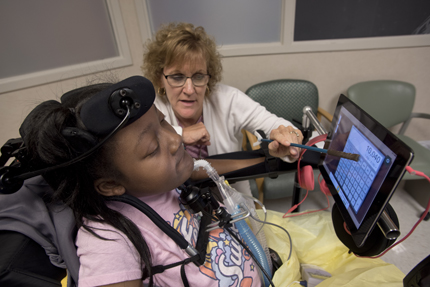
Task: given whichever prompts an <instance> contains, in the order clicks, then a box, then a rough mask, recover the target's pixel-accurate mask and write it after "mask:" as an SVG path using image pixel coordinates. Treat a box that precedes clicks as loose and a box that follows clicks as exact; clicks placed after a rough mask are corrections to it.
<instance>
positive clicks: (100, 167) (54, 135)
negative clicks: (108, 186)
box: [20, 84, 153, 286]
mask: <svg viewBox="0 0 430 287" xmlns="http://www.w3.org/2000/svg"><path fill="white" fill-rule="evenodd" d="M110 85H111V84H96V85H91V86H88V87H84V88H80V89H77V90H74V91H72V93H74V94H73V95H72V96H69V97H67V100H66V101H65V102H62V103H60V102H58V101H54V100H50V101H46V102H43V103H42V104H40V105H39V106H37V107H36V108H35V109H34V110H33V111H32V112H31V113H30V114H29V115H28V116H27V118H26V119H25V121H24V123H23V125H22V126H21V129H20V132H21V135H22V137H23V139H24V143H25V146H26V148H27V151H28V155H29V160H30V161H29V162H30V163H31V164H32V167H34V168H43V167H48V166H55V165H58V164H61V163H64V162H67V161H69V160H71V159H73V158H75V157H76V156H77V154H78V153H77V152H76V151H75V150H74V148H73V146H72V145H71V144H70V143H69V142H68V141H67V140H66V139H65V138H64V136H63V135H62V133H61V131H62V130H63V129H64V128H65V127H78V128H80V129H85V127H84V126H83V124H82V122H81V121H80V118H79V111H80V108H81V107H82V105H83V104H84V103H85V102H86V100H88V99H89V98H91V96H93V95H95V94H96V93H97V92H99V91H102V90H103V89H105V88H107V87H109V86H110ZM70 93H71V92H69V93H68V94H70ZM63 98H66V97H63ZM98 140H99V141H100V140H101V138H98ZM115 153H116V142H115V141H114V140H112V139H110V140H108V141H107V142H106V143H105V144H104V145H102V146H101V147H100V148H99V149H98V150H97V151H96V152H94V153H93V154H92V155H91V156H89V157H87V158H85V159H84V160H82V161H80V162H77V163H75V164H73V165H70V166H67V167H64V168H61V169H57V170H54V171H51V172H48V173H46V174H44V175H43V177H44V178H45V180H46V181H47V182H48V183H49V185H50V186H51V187H52V188H53V190H54V198H53V199H54V200H62V201H63V202H64V203H65V204H66V205H68V206H70V207H71V209H72V210H73V212H74V215H75V220H76V223H77V227H78V228H79V227H83V228H84V229H86V230H87V231H88V232H90V233H91V234H93V235H94V236H96V237H98V238H100V239H104V240H109V239H106V238H103V237H101V236H99V235H98V234H97V232H96V229H95V228H92V227H90V226H88V225H86V224H85V221H84V218H85V219H88V220H92V221H96V222H103V223H107V224H109V225H111V226H113V227H114V228H116V229H118V230H120V231H121V232H123V233H124V234H125V235H126V236H127V237H128V238H129V239H130V241H131V242H132V243H133V245H134V246H135V247H136V249H137V251H138V253H139V255H140V260H141V265H142V279H144V278H147V277H148V276H149V277H150V286H152V285H153V278H152V264H151V254H150V251H149V248H148V246H147V243H146V241H145V240H144V239H143V237H142V234H141V232H140V231H139V229H138V227H137V226H136V225H135V224H134V223H133V222H132V221H131V220H129V219H128V218H126V217H125V216H123V215H122V214H121V213H119V212H117V211H115V210H112V209H110V208H109V207H108V206H107V205H106V199H105V198H104V197H103V196H102V195H101V194H99V193H98V192H97V191H96V189H95V187H94V181H95V180H96V179H99V178H102V177H111V178H114V179H115V178H121V177H122V174H121V173H120V172H119V171H117V170H116V169H115V167H114V166H112V157H113V156H114V155H115Z"/></svg>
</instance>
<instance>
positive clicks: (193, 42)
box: [142, 23, 303, 195]
mask: <svg viewBox="0 0 430 287" xmlns="http://www.w3.org/2000/svg"><path fill="white" fill-rule="evenodd" d="M143 63H144V64H143V66H142V70H143V73H144V75H145V76H146V77H147V78H148V79H149V80H151V81H152V83H153V85H154V87H155V90H156V91H157V92H158V96H157V98H156V100H155V104H156V106H157V108H158V109H160V111H161V112H163V113H164V114H165V115H166V120H167V121H168V122H169V123H170V124H172V126H173V127H174V128H175V129H176V130H177V132H178V133H179V134H181V135H182V138H183V141H184V144H185V147H186V150H187V151H188V153H189V154H190V155H191V156H193V157H194V158H205V157H207V156H211V155H216V154H223V153H228V152H235V151H240V150H241V144H242V140H243V135H242V129H245V130H248V131H250V132H254V131H256V130H258V129H260V130H263V131H264V132H265V134H266V135H270V138H271V139H274V140H275V141H273V142H272V143H270V145H269V149H270V150H271V151H270V152H271V154H272V155H273V156H280V155H282V154H287V156H286V157H284V158H283V159H284V160H285V161H288V162H293V161H295V160H297V158H298V156H299V150H298V149H297V148H295V147H291V146H290V143H301V142H302V140H303V135H302V133H301V132H300V130H298V129H296V128H295V127H294V126H293V125H292V124H291V123H290V122H289V121H287V120H285V119H282V118H278V117H277V116H275V115H273V114H272V113H270V112H268V111H267V110H266V109H265V108H264V107H263V106H261V105H260V104H258V103H256V102H255V101H253V100H252V99H250V98H249V97H248V96H247V95H245V94H244V93H243V92H241V91H240V90H238V89H236V88H233V87H230V86H226V85H223V84H220V83H219V82H220V80H221V72H222V65H221V58H220V54H219V53H218V52H217V49H216V44H215V42H214V40H213V39H212V38H211V37H209V36H208V35H207V34H206V32H205V30H204V28H203V27H194V26H193V25H192V24H188V23H178V24H176V23H171V24H168V25H166V26H163V27H161V29H160V30H159V31H158V32H157V34H156V36H155V39H154V40H153V41H150V42H149V43H147V44H146V47H145V52H144V62H143ZM215 168H217V169H219V167H217V166H216V164H215ZM240 185H241V186H238V185H236V186H235V187H236V189H238V190H239V191H241V192H244V193H245V194H248V195H251V191H250V188H249V183H248V182H247V181H243V182H241V183H240Z"/></svg>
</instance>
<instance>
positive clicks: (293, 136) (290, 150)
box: [269, 125, 303, 161]
mask: <svg viewBox="0 0 430 287" xmlns="http://www.w3.org/2000/svg"><path fill="white" fill-rule="evenodd" d="M270 139H271V140H273V142H271V143H270V144H269V153H270V155H272V156H275V157H284V156H288V157H289V158H290V159H291V160H293V161H295V160H297V159H298V158H299V155H300V148H297V147H293V146H290V143H298V144H301V143H302V141H303V135H302V132H301V131H300V130H298V129H294V128H293V127H292V126H288V127H285V126H283V125H280V126H279V127H278V128H277V129H274V130H272V132H271V133H270Z"/></svg>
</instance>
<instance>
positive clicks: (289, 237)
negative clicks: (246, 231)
mask: <svg viewBox="0 0 430 287" xmlns="http://www.w3.org/2000/svg"><path fill="white" fill-rule="evenodd" d="M250 216H251V217H252V218H253V219H254V220H255V221H258V222H261V223H265V224H269V225H273V226H276V227H278V228H280V229H282V230H283V231H285V233H287V235H288V239H289V240H290V254H289V255H288V259H287V261H288V260H290V258H291V254H292V252H293V240H292V239H291V235H290V233H289V232H288V231H287V230H286V229H285V228H283V227H282V226H280V225H277V224H275V223H271V222H267V221H265V222H263V221H261V220H260V219H258V218H255V217H253V216H252V214H251V215H250Z"/></svg>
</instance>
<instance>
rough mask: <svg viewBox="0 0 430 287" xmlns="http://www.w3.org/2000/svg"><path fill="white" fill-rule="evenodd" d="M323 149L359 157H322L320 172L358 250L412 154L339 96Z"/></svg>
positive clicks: (374, 223)
mask: <svg viewBox="0 0 430 287" xmlns="http://www.w3.org/2000/svg"><path fill="white" fill-rule="evenodd" d="M381 108H382V107H381ZM325 148H327V149H332V150H337V151H344V152H347V153H354V154H359V155H360V157H359V160H358V161H353V160H348V159H344V158H339V157H334V156H331V155H326V156H325V158H324V160H323V161H322V163H321V164H320V165H319V168H320V171H321V174H322V176H323V177H324V180H325V182H326V183H327V186H328V188H329V190H330V192H331V194H332V195H333V198H334V201H335V203H336V206H337V207H338V208H339V211H340V214H341V215H342V217H343V220H344V222H345V223H346V226H347V228H348V229H349V232H350V233H351V236H352V238H353V240H354V243H355V244H356V245H357V247H361V246H363V244H364V242H365V241H366V239H367V237H368V236H369V235H370V233H371V232H372V230H373V229H374V228H375V225H376V223H377V222H378V220H379V218H380V216H381V214H382V212H383V211H384V209H385V207H386V205H387V203H388V201H389V200H390V198H391V196H392V195H393V193H394V191H395V189H396V187H397V185H398V184H399V182H400V180H401V178H402V176H403V174H404V173H405V167H406V166H408V165H409V164H410V162H411V161H412V159H413V151H412V149H411V148H409V147H408V146H407V145H406V144H404V143H403V142H402V141H401V140H399V139H398V138H397V137H396V136H395V135H394V134H393V133H391V132H390V131H389V130H388V129H386V128H385V127H384V126H382V125H381V124H380V123H378V122H377V121H376V120H375V119H373V118H372V117H371V116H370V115H369V114H367V113H366V112H365V111H363V110H362V109H361V108H360V107H359V106H357V105H356V104H355V103H353V102H352V101H351V100H350V99H348V98H347V97H346V96H344V95H340V97H339V101H338V103H337V106H336V110H335V113H334V115H333V121H332V124H331V127H330V131H329V132H328V136H327V140H326V142H325Z"/></svg>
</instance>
